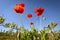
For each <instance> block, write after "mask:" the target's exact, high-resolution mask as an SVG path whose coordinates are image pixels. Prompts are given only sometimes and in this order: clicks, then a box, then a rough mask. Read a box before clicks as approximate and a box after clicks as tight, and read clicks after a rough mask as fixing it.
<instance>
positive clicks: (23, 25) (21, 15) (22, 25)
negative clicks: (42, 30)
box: [20, 14, 24, 26]
mask: <svg viewBox="0 0 60 40" xmlns="http://www.w3.org/2000/svg"><path fill="white" fill-rule="evenodd" d="M20 22H21V26H24V25H23V20H22V15H21V14H20Z"/></svg>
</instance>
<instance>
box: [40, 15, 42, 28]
mask: <svg viewBox="0 0 60 40" xmlns="http://www.w3.org/2000/svg"><path fill="white" fill-rule="evenodd" d="M41 20H42V17H41V16H40V27H42V22H41Z"/></svg>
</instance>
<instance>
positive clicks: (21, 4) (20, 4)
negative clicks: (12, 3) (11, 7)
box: [16, 3, 25, 8]
mask: <svg viewBox="0 0 60 40" xmlns="http://www.w3.org/2000/svg"><path fill="white" fill-rule="evenodd" d="M16 5H19V6H21V7H23V8H24V7H25V5H24V4H23V3H19V4H16Z"/></svg>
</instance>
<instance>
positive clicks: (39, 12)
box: [35, 7, 44, 16]
mask: <svg viewBox="0 0 60 40" xmlns="http://www.w3.org/2000/svg"><path fill="white" fill-rule="evenodd" d="M43 11H44V8H42V7H41V8H35V13H36V15H37V16H40V15H42V13H43Z"/></svg>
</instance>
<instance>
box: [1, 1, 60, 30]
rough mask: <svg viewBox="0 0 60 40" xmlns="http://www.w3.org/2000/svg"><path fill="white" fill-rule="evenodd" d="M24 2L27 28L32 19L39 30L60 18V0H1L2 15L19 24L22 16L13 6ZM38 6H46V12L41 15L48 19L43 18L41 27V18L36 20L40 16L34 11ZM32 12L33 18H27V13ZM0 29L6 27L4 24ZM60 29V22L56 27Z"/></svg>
mask: <svg viewBox="0 0 60 40" xmlns="http://www.w3.org/2000/svg"><path fill="white" fill-rule="evenodd" d="M20 2H22V3H24V4H25V10H24V13H23V14H22V20H23V25H24V27H25V28H28V29H29V28H30V27H29V26H30V24H29V23H30V21H33V22H34V26H35V28H36V27H37V28H38V30H40V29H42V28H43V27H45V26H47V25H48V24H49V23H50V22H56V21H58V20H59V19H60V0H0V15H3V17H4V18H5V19H6V20H5V23H6V22H15V23H16V24H18V25H19V26H20V25H21V23H20V16H19V14H18V13H16V12H15V11H14V10H13V7H14V6H15V5H16V4H17V3H20ZM36 7H44V9H45V10H44V12H43V14H42V15H41V16H40V17H43V16H45V17H46V20H41V24H42V25H41V26H42V27H40V20H36V19H37V18H38V17H37V16H36V14H35V13H34V9H35V8H36ZM28 13H32V14H33V17H32V18H31V19H27V18H26V14H28ZM0 29H3V30H4V29H5V30H8V29H6V28H4V27H3V26H0ZM58 29H60V24H58V26H57V27H56V28H55V30H58Z"/></svg>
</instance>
